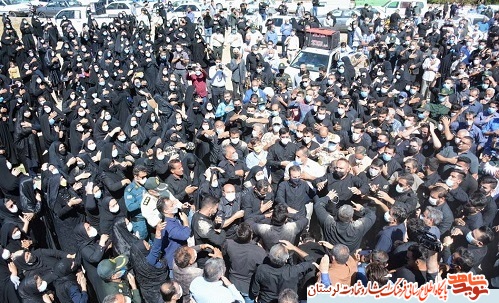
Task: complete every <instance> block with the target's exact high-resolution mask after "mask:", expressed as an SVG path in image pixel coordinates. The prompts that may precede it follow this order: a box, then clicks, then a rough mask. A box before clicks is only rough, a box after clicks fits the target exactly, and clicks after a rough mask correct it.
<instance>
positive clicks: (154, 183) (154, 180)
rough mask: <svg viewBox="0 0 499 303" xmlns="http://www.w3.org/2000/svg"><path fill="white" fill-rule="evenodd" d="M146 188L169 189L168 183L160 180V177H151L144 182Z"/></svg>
mask: <svg viewBox="0 0 499 303" xmlns="http://www.w3.org/2000/svg"><path fill="white" fill-rule="evenodd" d="M144 188H145V189H147V190H151V189H152V190H156V191H159V192H161V191H164V190H167V189H168V185H167V184H166V183H161V182H159V178H158V177H149V178H147V180H146V182H145V183H144Z"/></svg>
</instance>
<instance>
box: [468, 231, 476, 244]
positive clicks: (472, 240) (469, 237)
mask: <svg viewBox="0 0 499 303" xmlns="http://www.w3.org/2000/svg"><path fill="white" fill-rule="evenodd" d="M466 241H468V243H469V244H474V243H475V238H474V237H473V232H471V231H470V232H469V233H467V234H466Z"/></svg>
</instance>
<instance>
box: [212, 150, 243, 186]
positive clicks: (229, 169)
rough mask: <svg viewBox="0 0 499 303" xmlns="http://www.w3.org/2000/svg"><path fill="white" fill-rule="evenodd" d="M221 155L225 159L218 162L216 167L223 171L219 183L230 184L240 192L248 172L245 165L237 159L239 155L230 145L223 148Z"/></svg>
mask: <svg viewBox="0 0 499 303" xmlns="http://www.w3.org/2000/svg"><path fill="white" fill-rule="evenodd" d="M222 153H223V155H224V157H225V159H223V160H222V161H220V163H219V165H218V167H220V168H221V169H222V170H223V171H224V172H223V173H222V174H221V179H220V183H222V184H232V185H234V186H235V187H236V189H237V190H241V188H242V184H243V179H244V177H245V175H246V172H247V171H248V167H246V163H245V162H244V160H242V159H241V158H239V154H238V153H237V151H236V149H235V148H234V147H233V146H232V145H226V146H225V147H223V148H222Z"/></svg>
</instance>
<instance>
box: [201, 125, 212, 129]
mask: <svg viewBox="0 0 499 303" xmlns="http://www.w3.org/2000/svg"><path fill="white" fill-rule="evenodd" d="M201 128H202V129H203V130H209V129H210V126H209V125H207V124H203V125H201Z"/></svg>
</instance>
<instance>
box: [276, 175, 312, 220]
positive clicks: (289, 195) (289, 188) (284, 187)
mask: <svg viewBox="0 0 499 303" xmlns="http://www.w3.org/2000/svg"><path fill="white" fill-rule="evenodd" d="M300 175H301V169H300V166H298V165H294V166H291V167H290V168H289V180H287V181H283V182H281V183H280V184H279V188H278V189H277V193H276V197H275V202H277V203H281V204H284V205H286V206H287V207H288V212H290V213H291V214H296V215H298V216H299V217H305V216H306V215H307V213H306V209H305V205H306V204H307V203H308V202H310V201H312V199H313V197H314V196H315V192H314V190H313V189H312V188H310V186H309V185H308V183H307V182H305V181H303V180H302V179H301V178H300Z"/></svg>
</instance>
